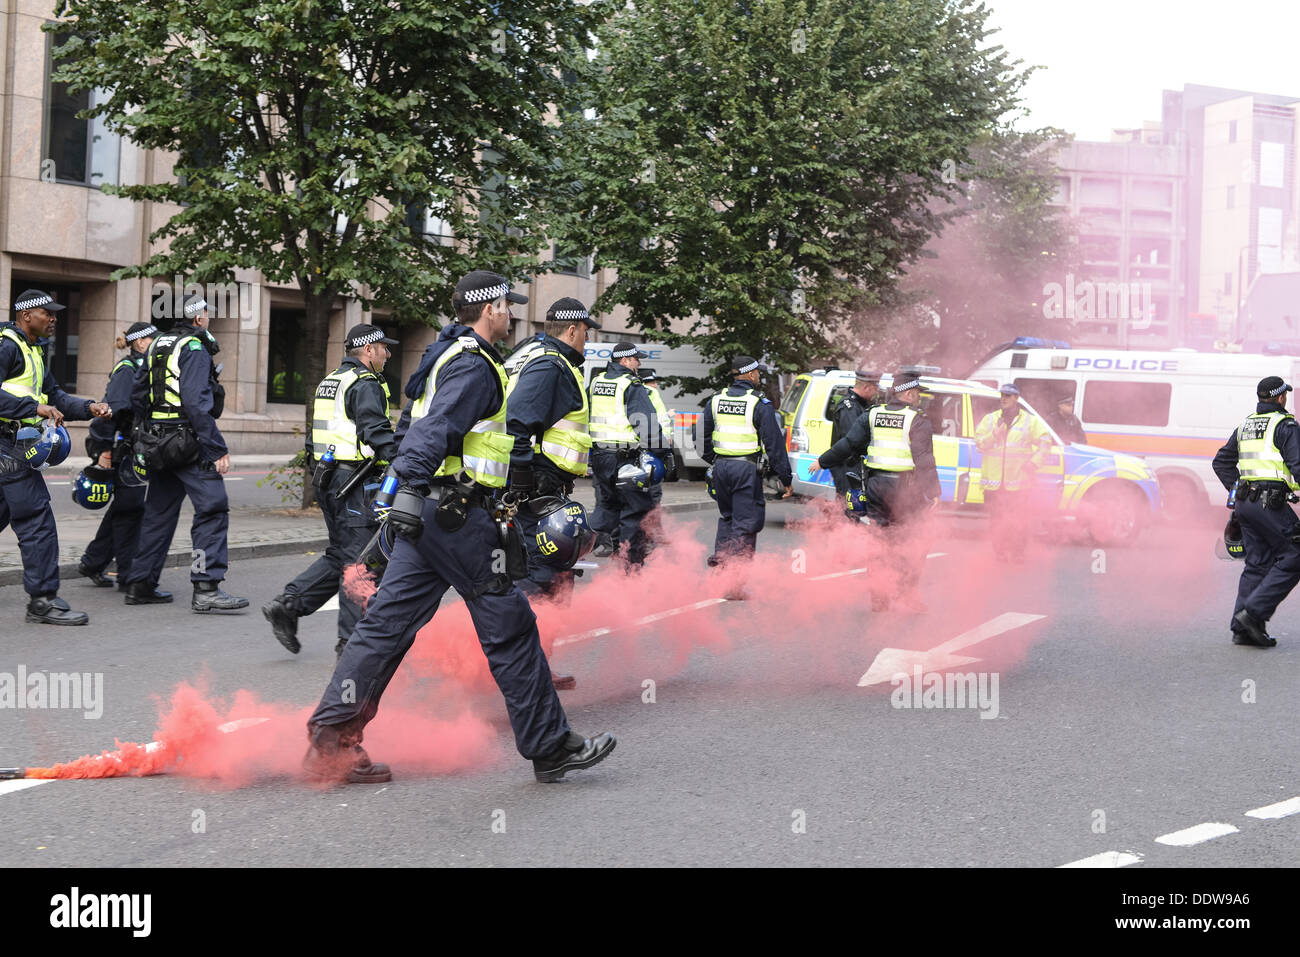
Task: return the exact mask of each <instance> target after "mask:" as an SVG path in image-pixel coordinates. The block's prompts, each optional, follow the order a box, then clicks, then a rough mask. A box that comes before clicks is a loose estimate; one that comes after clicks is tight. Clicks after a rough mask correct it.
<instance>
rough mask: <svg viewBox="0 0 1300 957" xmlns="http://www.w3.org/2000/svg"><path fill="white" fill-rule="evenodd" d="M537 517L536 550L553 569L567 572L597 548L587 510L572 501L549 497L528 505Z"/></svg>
mask: <svg viewBox="0 0 1300 957" xmlns="http://www.w3.org/2000/svg"><path fill="white" fill-rule="evenodd" d="M530 505H531V506H532V508H533V509H534V510H535V511H536V513H537V535H536V541H537V550H538V551H539V552H541V553H542V561H544V562H545V563H546V564H547V565H549V566H551V567H552V568H558V569H560V570H561V571H567V570H568V569H570V568H572V567H573V566H574V564H575V563H576V562H577V561H578V559H580V558H582V556H584V555H586V554H587V553H588V552H589V551H591V550H592V548H594V547H595V545H596V533H595V532H593V531H592V530H591V526H590V525H588V524H587V510H586V509H585V508H583V507H582V505H580V504H579V503H578V502H574V501H572V500H571V499H566V498H560V497H559V496H549V497H546V498H538V499H533V501H532V502H531V503H530Z"/></svg>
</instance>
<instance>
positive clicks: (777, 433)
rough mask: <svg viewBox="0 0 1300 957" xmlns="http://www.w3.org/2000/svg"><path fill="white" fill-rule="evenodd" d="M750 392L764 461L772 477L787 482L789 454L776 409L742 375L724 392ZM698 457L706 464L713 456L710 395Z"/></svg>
mask: <svg viewBox="0 0 1300 957" xmlns="http://www.w3.org/2000/svg"><path fill="white" fill-rule="evenodd" d="M751 392H752V393H753V394H754V395H756V396H758V397H759V402H758V404H757V405H756V406H754V415H753V419H752V421H753V423H754V428H755V429H757V430H758V438H759V441H760V442H762V443H763V449H764V450H765V451H766V452H767V461H768V464H770V465H771V466H772V468H773V469H775V470H776V477H777V478H779V479H780V480H781V484H782V485H786V486H788V485H789V484H790V483H791V482H792V481H793V479H794V477H793V475H792V474H791V471H790V457H789V456H788V455H786V454H785V433H784V431H783V430H782V428H781V423H780V421H779V420H778V419H777V417H776V409H775V408H773V407H772V400H771V399H769V398H768V397H767V396H765V395H763V394H762V393H761V392H759V391H758V390H757V389H756V388H754V387H753V386H752V385H750V383H749V382H747V381H746V380H744V379H737V380H736V381H735V382H733V383H731V385H730V387H729V388H728V389H727V391H726V393H725V394H726V395H728V396H733V397H739V396H742V395H748V394H749V393H751ZM700 457H701V458H702V459H704V461H706V462H708V463H709V464H710V465H712V464H713V460H714V459H715V458H717V453H716V452H714V451H713V400H712V399H710V400H709V401H708V402H706V403H704V452H703V454H702V455H701V456H700Z"/></svg>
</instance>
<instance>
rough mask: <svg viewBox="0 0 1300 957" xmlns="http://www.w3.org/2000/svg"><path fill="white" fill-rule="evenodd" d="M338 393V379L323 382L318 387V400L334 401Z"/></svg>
mask: <svg viewBox="0 0 1300 957" xmlns="http://www.w3.org/2000/svg"><path fill="white" fill-rule="evenodd" d="M338 391H339V380H338V379H325V380H324V381H323V382H321V384H320V385H318V386H317V387H316V398H318V399H332V398H334V397H335V396H336V395H338Z"/></svg>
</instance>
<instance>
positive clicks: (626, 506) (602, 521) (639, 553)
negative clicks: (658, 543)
mask: <svg viewBox="0 0 1300 957" xmlns="http://www.w3.org/2000/svg"><path fill="white" fill-rule="evenodd" d="M624 460H625V461H626V456H624ZM588 462H589V463H590V465H591V481H592V482H593V483H594V484H595V486H596V510H595V511H594V512H593V513H592V516H591V527H592V529H593V530H594V531H597V532H606V533H608V534H610V535H612V536H613V537H614V538H615V539H616V540H617V541H618V542H620V543H626V544H627V546H628V552H627V558H628V561H630V562H632V563H633V564H640V563H641V562H643V561H644V560H645V556H646V551H647V548H646V536H645V532H644V531H642V529H641V520H642V519H643V518H645V517H646V514H647V513H648V512H649V511H650V509H652V508H654V505H655V503H654V499H653V498H651V496H650V493H649V492H648V491H642V490H640V489H628V488H618V487H616V486H615V484H614V482H615V480H616V479H617V478H618V469H619V465H620V464H622V463H621V462H620V461H619V454H618V453H617V452H615V451H614V450H612V449H592V450H591V457H590V458H589V459H588Z"/></svg>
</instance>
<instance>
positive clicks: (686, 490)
mask: <svg viewBox="0 0 1300 957" xmlns="http://www.w3.org/2000/svg"><path fill="white" fill-rule="evenodd" d="M232 458H233V459H234V461H235V462H236V463H237V464H235V465H234V466H232V467H235V468H261V467H262V465H263V464H264V463H265V462H266V461H268V460H267V459H265V458H264V457H261V458H259V457H257V456H236V457H232ZM240 459H243V460H244V461H239V460H240ZM254 459H256V461H253V460H254ZM269 461H271V462H273V463H275V464H278V463H280V462H282V461H284V460H283V459H271V460H269ZM50 471H52V470H50ZM76 471H80V465H78V466H77V469H76ZM47 474H48V473H47ZM573 497H574V499H575V500H577V501H579V502H581V503H582V504H583V505H584V506H586V507H587V508H588V509H591V508H593V507H594V506H595V493H594V491H593V489H592V485H591V482H590V481H587V480H582V481H579V482H578V487H577V489H575V491H574V496H573ZM663 508H664V509H665V510H666V511H670V512H685V511H693V510H696V509H713V508H716V506H715V505H714V502H713V500H712V499H711V498H709V495H708V492H706V491H705V488H704V483H703V482H677V483H674V484H671V485H665V486H664V498H663ZM103 514H104V513H103V512H90V511H82V510H79V511H78V512H77V514H75V515H73V516H68V515H64V516H62V517H61V518H60V519H59V522H58V530H59V576H60V577H61V578H63V579H66V580H72V579H75V578H76V577H77V563H78V561H80V559H81V555H82V553H83V552H84V551H85V549H86V545H88V544H89V543H90V541H91V539H93V538H94V537H95V532H96V531H98V529H99V523H100V521H101V519H102V518H103ZM193 518H194V510H193V508H191V506H190V502H189V499H186V500H185V503H184V504H183V505H182V506H181V515H180V521H179V523H178V524H177V526H176V537H175V539H173V541H172V548H171V551H170V552H169V553H168V557H167V567H174V566H177V565H188V564H189V563H190V560H191V555H190V548H191V544H190V522H191V521H192V520H193ZM227 541H228V542H229V549H230V562H231V564H232V565H233V564H234V563H235V562H236V561H238V560H239V559H241V558H267V557H270V556H273V555H291V554H301V553H302V552H308V551H319V550H321V549H324V548H325V547H326V546H327V545H328V544H329V538H328V536H327V535H326V533H325V522H324V519H322V518H321V514H320V511H319V510H318V509H315V508H313V509H311V510H310V511H306V512H304V511H302V510H300V509H295V508H265V507H255V506H240V505H235V504H232V505H231V508H230V533H229V537H228V539H227ZM22 567H23V566H22V556H21V555H20V553H19V551H18V541H17V539H16V538H15V537H14V534H13V530H12V529H6V530H5V531H4V532H0V585H15V584H21V582H22V576H23V571H22ZM232 572H233V573H234V574H235V575H236V576H237V574H238V570H237V569H232Z"/></svg>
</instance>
